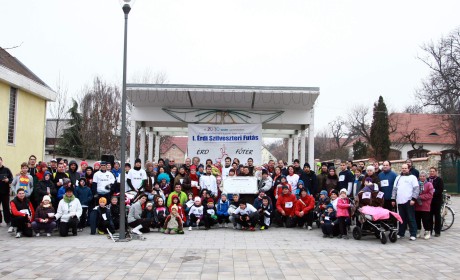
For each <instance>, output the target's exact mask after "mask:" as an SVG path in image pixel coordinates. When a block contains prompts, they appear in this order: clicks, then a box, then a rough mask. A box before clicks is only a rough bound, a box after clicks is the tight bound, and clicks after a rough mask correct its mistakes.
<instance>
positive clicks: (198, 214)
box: [188, 196, 204, 230]
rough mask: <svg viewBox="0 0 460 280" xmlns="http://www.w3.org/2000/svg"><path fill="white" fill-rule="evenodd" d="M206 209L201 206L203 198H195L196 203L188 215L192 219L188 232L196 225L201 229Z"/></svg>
mask: <svg viewBox="0 0 460 280" xmlns="http://www.w3.org/2000/svg"><path fill="white" fill-rule="evenodd" d="M203 213H204V207H203V205H201V198H200V197H198V196H197V197H195V203H194V204H193V205H192V207H190V211H189V213H188V215H189V218H190V226H189V228H188V230H192V226H193V224H196V227H197V228H198V229H199V228H200V222H201V221H202V220H203Z"/></svg>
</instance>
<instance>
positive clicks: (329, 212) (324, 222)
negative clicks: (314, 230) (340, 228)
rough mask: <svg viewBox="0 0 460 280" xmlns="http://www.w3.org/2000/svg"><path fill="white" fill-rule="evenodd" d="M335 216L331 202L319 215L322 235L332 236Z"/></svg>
mask: <svg viewBox="0 0 460 280" xmlns="http://www.w3.org/2000/svg"><path fill="white" fill-rule="evenodd" d="M336 219H337V217H336V216H335V211H334V207H333V206H332V204H329V205H327V208H326V211H325V212H324V214H322V215H321V222H320V223H321V230H322V231H323V237H324V238H326V237H329V238H333V237H334V225H335V222H336Z"/></svg>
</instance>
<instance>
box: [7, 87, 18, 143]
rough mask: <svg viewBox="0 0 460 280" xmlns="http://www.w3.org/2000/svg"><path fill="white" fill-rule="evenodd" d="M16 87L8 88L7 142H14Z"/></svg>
mask: <svg viewBox="0 0 460 280" xmlns="http://www.w3.org/2000/svg"><path fill="white" fill-rule="evenodd" d="M17 97H18V89H17V88H14V87H12V88H11V89H10V104H9V110H8V144H14V140H15V136H16V109H17V106H16V105H17Z"/></svg>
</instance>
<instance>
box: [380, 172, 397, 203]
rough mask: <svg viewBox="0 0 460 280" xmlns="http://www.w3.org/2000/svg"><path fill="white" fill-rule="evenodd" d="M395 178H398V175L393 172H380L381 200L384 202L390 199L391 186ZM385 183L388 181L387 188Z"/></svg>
mask: <svg viewBox="0 0 460 280" xmlns="http://www.w3.org/2000/svg"><path fill="white" fill-rule="evenodd" d="M396 177H398V174H396V172H394V171H393V170H390V171H388V172H385V171H382V172H380V173H379V179H380V190H381V191H382V192H383V193H384V196H383V198H384V199H385V200H390V199H391V194H392V192H393V185H394V183H395V180H396ZM386 181H388V186H386Z"/></svg>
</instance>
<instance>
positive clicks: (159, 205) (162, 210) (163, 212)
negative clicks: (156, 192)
mask: <svg viewBox="0 0 460 280" xmlns="http://www.w3.org/2000/svg"><path fill="white" fill-rule="evenodd" d="M168 215H169V212H168V208H167V207H166V206H165V203H164V200H163V199H162V198H161V197H157V199H156V201H155V211H154V217H153V219H154V221H153V225H154V227H157V228H160V229H162V228H163V226H164V224H165V220H166V217H167V216H168ZM160 231H161V230H160Z"/></svg>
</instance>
